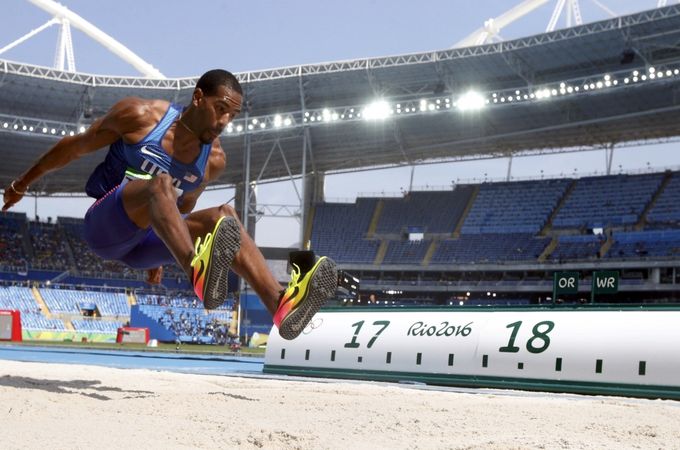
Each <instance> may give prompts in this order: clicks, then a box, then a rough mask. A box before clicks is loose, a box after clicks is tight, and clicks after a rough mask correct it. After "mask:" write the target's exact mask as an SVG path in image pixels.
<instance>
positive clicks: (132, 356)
mask: <svg viewBox="0 0 680 450" xmlns="http://www.w3.org/2000/svg"><path fill="white" fill-rule="evenodd" d="M0 360H12V361H28V362H42V363H59V364H85V365H95V366H105V367H116V368H119V369H150V370H169V371H172V372H184V373H198V374H210V375H238V374H242V375H259V374H262V366H263V364H264V358H253V357H238V356H233V357H232V356H218V355H198V354H185V353H160V352H153V353H152V352H133V351H124V350H96V349H75V348H53V347H25V346H19V345H0Z"/></svg>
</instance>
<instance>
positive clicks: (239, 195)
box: [234, 183, 257, 240]
mask: <svg viewBox="0 0 680 450" xmlns="http://www.w3.org/2000/svg"><path fill="white" fill-rule="evenodd" d="M249 191H250V192H249V195H248V201H249V202H250V208H249V209H250V214H249V215H248V220H246V214H245V210H244V208H245V205H246V199H245V196H246V190H245V188H244V184H243V183H239V184H237V185H236V192H235V195H234V204H235V205H236V206H235V209H236V213H237V214H238V216H239V218H240V219H241V222H242V223H243V228H245V229H246V231H247V232H248V234H249V235H250V237H251V238H253V240H255V224H256V223H257V215H256V214H254V213H255V212H256V211H257V195H256V194H255V191H254V190H253V189H252V186H251V188H250V189H249Z"/></svg>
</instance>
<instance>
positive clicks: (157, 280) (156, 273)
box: [146, 266, 163, 284]
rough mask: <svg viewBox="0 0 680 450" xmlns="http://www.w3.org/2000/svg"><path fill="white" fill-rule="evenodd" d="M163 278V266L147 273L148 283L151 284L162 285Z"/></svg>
mask: <svg viewBox="0 0 680 450" xmlns="http://www.w3.org/2000/svg"><path fill="white" fill-rule="evenodd" d="M162 278H163V266H159V267H156V268H155V269H149V270H147V271H146V282H147V283H149V284H161V279H162Z"/></svg>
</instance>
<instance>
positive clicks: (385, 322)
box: [367, 320, 390, 348]
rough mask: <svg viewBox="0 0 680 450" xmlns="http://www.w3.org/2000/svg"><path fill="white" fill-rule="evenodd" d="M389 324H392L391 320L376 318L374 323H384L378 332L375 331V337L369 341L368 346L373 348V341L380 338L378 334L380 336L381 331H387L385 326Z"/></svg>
mask: <svg viewBox="0 0 680 450" xmlns="http://www.w3.org/2000/svg"><path fill="white" fill-rule="evenodd" d="M389 324H390V321H389V320H376V321H375V322H373V325H382V328H380V329H379V330H378V332H377V333H375V336H373V337H372V338H371V340H370V341H368V345H367V347H368V348H371V346H372V345H373V343H374V342H375V340H376V339H378V336H380V333H382V332H383V331H385V328H387V325H389Z"/></svg>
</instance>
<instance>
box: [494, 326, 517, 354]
mask: <svg viewBox="0 0 680 450" xmlns="http://www.w3.org/2000/svg"><path fill="white" fill-rule="evenodd" d="M521 326H522V321H521V320H520V321H519V322H515V323H511V324H510V325H507V326H506V327H505V328H512V334H511V335H510V340H509V341H508V345H506V346H505V347H501V348H499V349H498V351H499V352H501V353H517V352H518V351H519V347H515V338H516V337H517V333H518V332H519V327H521Z"/></svg>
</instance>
